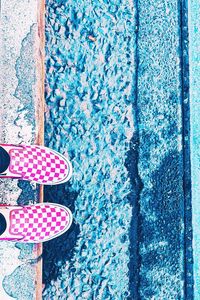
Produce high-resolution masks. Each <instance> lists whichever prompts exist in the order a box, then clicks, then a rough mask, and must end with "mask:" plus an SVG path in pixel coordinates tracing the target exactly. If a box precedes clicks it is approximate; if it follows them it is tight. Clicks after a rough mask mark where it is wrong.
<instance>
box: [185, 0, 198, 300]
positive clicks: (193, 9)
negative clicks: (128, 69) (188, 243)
mask: <svg viewBox="0 0 200 300" xmlns="http://www.w3.org/2000/svg"><path fill="white" fill-rule="evenodd" d="M188 12H189V15H188V17H189V63H190V64H189V65H190V68H189V72H190V126H191V134H190V144H191V179H192V228H193V260H194V261H193V272H194V275H193V278H194V299H195V300H199V299H200V18H199V15H200V3H199V1H198V0H191V1H189V9H188ZM191 250H192V249H190V251H191Z"/></svg>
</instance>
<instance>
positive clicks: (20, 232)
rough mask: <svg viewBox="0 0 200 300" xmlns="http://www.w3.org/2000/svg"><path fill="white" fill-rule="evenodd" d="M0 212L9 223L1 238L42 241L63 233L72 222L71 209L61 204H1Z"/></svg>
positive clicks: (28, 241) (29, 241)
mask: <svg viewBox="0 0 200 300" xmlns="http://www.w3.org/2000/svg"><path fill="white" fill-rule="evenodd" d="M0 213H1V214H2V215H3V216H4V217H5V219H6V223H7V228H6V230H5V232H4V233H3V234H2V235H1V236H0V240H8V241H11V240H12V241H18V242H27V243H41V242H45V241H49V240H51V239H53V238H55V237H57V236H59V235H61V234H63V233H64V232H66V231H67V230H68V229H69V227H70V226H71V223H72V214H71V211H70V210H69V209H68V208H66V207H65V206H62V205H59V204H51V203H42V204H36V205H28V206H22V207H20V206H0Z"/></svg>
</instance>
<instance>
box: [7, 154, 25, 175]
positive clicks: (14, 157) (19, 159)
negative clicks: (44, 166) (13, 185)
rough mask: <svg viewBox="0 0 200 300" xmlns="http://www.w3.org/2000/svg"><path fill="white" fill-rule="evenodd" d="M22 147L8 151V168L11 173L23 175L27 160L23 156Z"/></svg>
mask: <svg viewBox="0 0 200 300" xmlns="http://www.w3.org/2000/svg"><path fill="white" fill-rule="evenodd" d="M24 151H25V150H24V149H16V148H15V149H11V150H10V151H9V154H10V165H9V170H10V172H12V173H13V174H16V175H19V176H20V177H21V176H23V173H24V169H25V167H27V165H28V162H27V161H26V158H25V153H24Z"/></svg>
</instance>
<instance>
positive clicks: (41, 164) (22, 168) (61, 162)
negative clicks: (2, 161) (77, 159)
mask: <svg viewBox="0 0 200 300" xmlns="http://www.w3.org/2000/svg"><path fill="white" fill-rule="evenodd" d="M9 155H10V165H9V171H10V173H11V174H13V176H18V175H20V176H21V179H23V180H29V181H34V182H36V183H40V184H58V183H63V182H65V181H67V180H69V178H70V177H71V169H72V168H71V164H70V162H69V161H68V160H67V159H66V158H65V157H64V156H63V155H61V154H59V153H57V152H55V151H53V150H51V149H49V148H46V147H42V146H21V145H20V146H18V147H17V146H15V147H13V148H11V149H10V150H9Z"/></svg>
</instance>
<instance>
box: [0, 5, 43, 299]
mask: <svg viewBox="0 0 200 300" xmlns="http://www.w3.org/2000/svg"><path fill="white" fill-rule="evenodd" d="M0 80H1V104H0V113H1V120H0V122H1V123H0V140H1V143H13V144H20V143H22V144H23V143H24V144H43V135H44V129H43V127H44V1H38V0H31V1H26V0H20V1H18V0H11V1H2V2H1V78H0ZM0 197H1V203H6V204H11V205H17V204H18V205H24V204H28V203H36V202H42V199H43V189H42V187H39V186H37V185H35V184H32V183H29V182H22V181H21V182H20V181H17V180H11V179H7V180H3V179H2V180H0ZM41 254H42V245H40V244H39V245H31V244H20V243H15V244H14V243H9V242H1V243H0V265H1V274H0V299H1V300H7V299H13V298H15V299H23V300H32V299H41V297H42V260H41Z"/></svg>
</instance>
